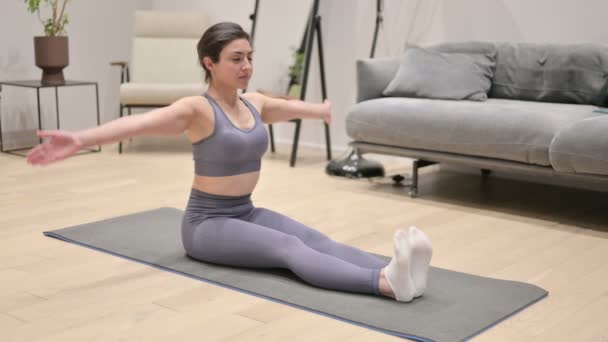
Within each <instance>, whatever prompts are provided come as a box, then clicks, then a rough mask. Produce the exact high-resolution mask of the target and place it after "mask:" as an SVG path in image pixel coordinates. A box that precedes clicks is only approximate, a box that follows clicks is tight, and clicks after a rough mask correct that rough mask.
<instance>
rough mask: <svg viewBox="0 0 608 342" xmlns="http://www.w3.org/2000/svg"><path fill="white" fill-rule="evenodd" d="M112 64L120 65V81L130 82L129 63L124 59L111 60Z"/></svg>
mask: <svg viewBox="0 0 608 342" xmlns="http://www.w3.org/2000/svg"><path fill="white" fill-rule="evenodd" d="M110 66H119V67H120V83H121V84H122V83H125V81H126V82H130V81H131V80H130V78H131V77H130V75H129V63H128V62H124V61H116V62H110Z"/></svg>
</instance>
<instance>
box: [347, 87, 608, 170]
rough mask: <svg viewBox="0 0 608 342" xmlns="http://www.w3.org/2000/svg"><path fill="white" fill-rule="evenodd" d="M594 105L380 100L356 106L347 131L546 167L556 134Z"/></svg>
mask: <svg viewBox="0 0 608 342" xmlns="http://www.w3.org/2000/svg"><path fill="white" fill-rule="evenodd" d="M594 109H595V107H593V106H589V105H574V104H555V103H543V102H527V101H516V100H503V99H488V100H487V101H485V102H473V101H453V100H431V99H414V98H396V97H394V98H381V99H373V100H368V101H363V102H360V103H358V104H356V105H355V106H354V107H353V108H352V109H351V111H350V113H349V114H348V115H347V118H346V131H347V134H348V135H349V136H350V137H351V138H352V139H354V140H356V141H362V142H369V143H376V144H383V145H390V146H400V147H406V148H414V149H422V150H432V151H441V152H451V153H457V154H465V155H474V156H482V157H489V158H498V159H504V160H511V161H518V162H523V163H529V164H537V165H544V166H548V165H551V163H550V161H549V145H550V143H551V140H552V139H553V137H554V135H555V134H556V133H557V132H558V131H560V130H561V129H563V128H564V127H567V126H569V125H571V124H572V123H574V122H577V121H579V120H581V119H584V118H588V117H592V116H596V115H598V113H594V112H593V110H594Z"/></svg>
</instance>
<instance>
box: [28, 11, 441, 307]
mask: <svg viewBox="0 0 608 342" xmlns="http://www.w3.org/2000/svg"><path fill="white" fill-rule="evenodd" d="M197 50H198V57H199V61H200V64H201V66H202V67H203V69H204V71H205V80H206V81H207V82H209V88H208V91H207V93H205V94H204V95H203V96H192V97H185V98H182V99H180V100H178V101H176V102H175V103H173V104H172V105H170V106H167V107H163V108H160V109H155V110H152V111H150V112H147V113H145V114H141V115H134V116H127V117H123V118H120V119H117V120H113V121H111V122H108V123H106V124H104V125H101V126H99V127H95V128H91V129H87V130H82V131H78V132H74V133H70V132H64V131H40V132H39V133H38V135H39V136H40V137H43V138H48V140H47V141H45V142H44V143H43V144H41V145H39V146H36V147H35V148H33V149H32V150H31V151H30V152H29V153H28V155H27V161H28V162H29V163H30V164H32V165H47V164H49V163H51V162H56V161H59V160H62V159H65V158H67V157H69V156H71V155H73V154H74V153H76V152H77V151H79V150H80V149H82V148H86V147H89V146H95V145H100V144H108V143H114V142H118V141H121V140H125V139H128V138H130V137H133V136H138V135H177V134H181V133H186V134H187V136H188V138H189V139H190V141H191V142H192V150H193V155H194V162H195V168H194V169H195V176H194V181H193V183H192V189H191V193H190V198H189V201H188V205H187V208H186V210H185V213H184V216H183V221H182V227H181V229H182V242H183V245H184V249H185V251H186V253H187V254H188V255H189V256H190V257H192V258H195V259H198V260H202V261H205V262H211V263H218V264H223V265H231V266H240V267H259V268H275V267H281V268H288V269H290V270H291V271H293V272H294V273H295V274H296V275H297V276H299V277H300V278H301V279H303V280H304V281H306V282H308V283H310V284H312V285H315V286H319V287H324V288H328V289H335V290H341V291H349V292H358V293H368V294H375V295H380V296H385V297H390V298H394V299H397V300H399V301H404V302H408V301H411V300H412V299H413V298H414V297H417V296H420V295H422V293H423V292H424V289H425V287H426V278H427V272H428V267H429V262H430V259H431V254H432V249H431V245H430V242H429V240H428V238H427V237H426V236H425V235H424V233H422V232H421V231H419V230H418V229H416V228H415V227H411V228H410V229H409V230H408V231H402V230H398V231H397V232H396V233H395V237H394V247H395V255H394V257H393V259H392V260H391V261H390V263H388V264H387V263H386V262H385V261H383V260H380V259H379V258H376V257H375V256H373V255H371V254H368V253H366V252H365V251H362V250H359V249H356V248H353V247H351V246H347V245H344V244H341V243H338V242H335V241H333V240H331V239H330V238H328V237H327V236H325V235H324V234H322V233H321V232H319V231H317V230H314V229H312V228H309V227H307V226H305V225H303V224H301V223H298V222H296V221H294V220H292V219H291V218H289V217H286V216H283V215H281V214H279V213H276V212H273V211H271V210H268V209H264V208H257V207H254V206H253V204H252V202H251V193H252V192H253V190H254V188H255V186H256V184H257V182H258V179H259V177H260V172H259V171H260V160H261V158H262V155H263V154H264V153H265V151H266V149H267V147H268V135H267V132H266V128H265V126H264V123H273V122H278V121H288V120H291V119H295V118H302V119H304V118H316V119H323V120H325V121H326V122H327V123H328V124H329V123H330V122H331V113H330V112H331V104H330V102H329V101H325V102H324V103H323V104H311V103H306V102H302V101H286V100H282V99H274V98H268V97H265V96H263V95H261V94H258V93H246V94H243V95H242V96H239V95H238V89H244V88H247V85H248V82H249V79H250V78H251V75H252V73H253V65H252V49H251V45H250V41H249V35H248V34H247V33H246V32H244V31H243V30H242V28H241V27H240V26H239V25H237V24H234V23H219V24H216V25H214V26H212V27H210V28H209V29H208V30H207V31H205V33H204V34H203V36H202V38H201V39H200V41H199V43H198V45H197Z"/></svg>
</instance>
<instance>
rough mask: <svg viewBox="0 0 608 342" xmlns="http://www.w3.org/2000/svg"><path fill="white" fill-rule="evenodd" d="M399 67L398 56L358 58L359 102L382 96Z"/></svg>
mask: <svg viewBox="0 0 608 342" xmlns="http://www.w3.org/2000/svg"><path fill="white" fill-rule="evenodd" d="M398 69H399V58H398V57H388V58H367V59H360V60H357V102H361V101H365V100H369V99H375V98H378V97H382V91H383V90H384V88H386V86H387V85H388V84H389V83H390V82H391V80H392V79H393V77H395V74H396V73H397V70H398Z"/></svg>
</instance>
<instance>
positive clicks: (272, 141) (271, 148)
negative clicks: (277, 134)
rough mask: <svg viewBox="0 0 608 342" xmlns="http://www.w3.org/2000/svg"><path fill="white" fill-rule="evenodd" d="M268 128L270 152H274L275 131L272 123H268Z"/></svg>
mask: <svg viewBox="0 0 608 342" xmlns="http://www.w3.org/2000/svg"><path fill="white" fill-rule="evenodd" d="M268 130H269V133H270V152H272V153H274V151H275V148H274V131H273V129H272V124H268Z"/></svg>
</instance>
